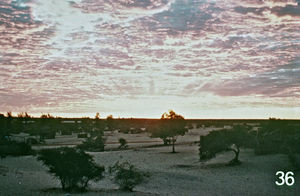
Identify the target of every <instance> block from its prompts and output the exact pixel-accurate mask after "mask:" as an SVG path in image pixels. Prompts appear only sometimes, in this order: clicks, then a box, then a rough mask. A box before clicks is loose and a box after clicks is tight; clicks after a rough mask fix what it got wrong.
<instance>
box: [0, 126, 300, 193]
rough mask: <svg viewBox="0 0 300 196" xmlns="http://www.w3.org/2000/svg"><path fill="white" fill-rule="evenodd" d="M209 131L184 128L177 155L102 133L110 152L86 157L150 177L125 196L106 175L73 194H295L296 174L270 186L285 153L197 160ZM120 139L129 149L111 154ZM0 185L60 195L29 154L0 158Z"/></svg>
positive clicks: (134, 138)
mask: <svg viewBox="0 0 300 196" xmlns="http://www.w3.org/2000/svg"><path fill="white" fill-rule="evenodd" d="M212 130H213V129H212V128H205V129H202V128H200V129H191V130H189V132H188V133H187V134H186V135H185V136H182V137H179V138H178V145H176V151H178V153H169V152H170V151H171V147H170V146H157V147H153V145H157V144H162V142H161V140H160V139H157V138H150V137H149V136H148V135H147V134H146V133H141V134H121V133H116V132H114V133H106V136H107V140H106V142H107V145H106V148H107V149H109V150H108V151H105V152H93V153H89V154H91V155H93V156H94V159H95V161H96V163H98V164H100V165H104V166H105V167H106V168H107V167H108V166H110V165H112V164H113V163H115V162H116V161H122V160H128V161H130V162H132V163H133V164H134V165H136V166H137V167H138V168H140V169H142V170H143V171H147V172H149V173H150V174H151V177H150V179H149V180H148V181H147V182H146V183H143V184H141V185H139V186H137V187H136V188H135V189H134V192H133V193H129V192H121V191H119V190H117V188H118V187H117V186H116V185H115V184H113V183H112V182H111V181H110V180H109V177H106V178H105V179H104V180H102V181H99V182H97V183H91V184H90V185H91V186H90V189H89V191H88V192H87V193H83V194H72V195H299V193H300V184H299V182H300V179H299V176H300V173H299V172H295V182H296V183H295V184H294V185H293V186H292V187H288V186H286V185H284V186H281V187H278V186H276V185H275V181H276V175H275V173H276V171H279V170H282V171H286V170H287V168H290V165H289V162H288V160H287V157H286V156H285V155H280V154H277V155H266V156H255V155H254V153H253V150H250V149H242V151H241V154H240V160H241V161H242V164H241V165H240V166H235V167H228V166H225V163H227V162H228V161H229V160H230V159H231V158H232V157H233V154H231V152H226V153H221V154H219V155H218V156H217V157H216V158H215V159H212V160H210V161H208V162H205V163H201V162H199V156H198V145H197V144H196V143H195V141H198V140H199V136H200V135H202V134H207V133H208V132H209V131H212ZM120 137H123V138H125V139H126V140H127V141H128V144H129V147H130V149H129V150H122V151H118V150H114V151H111V150H110V149H115V147H117V146H118V142H117V141H118V138H120ZM80 140H81V139H77V138H76V137H75V136H74V135H73V136H59V137H57V138H56V139H54V140H47V141H46V142H47V145H46V146H36V147H35V148H37V149H38V148H44V147H55V146H59V145H74V144H77V143H80ZM150 146H151V147H150ZM0 182H1V183H0V195H65V193H63V192H61V191H60V190H59V188H60V183H59V181H58V180H57V179H54V178H53V177H52V176H51V175H50V174H48V173H47V168H46V167H44V166H43V165H42V164H41V163H40V162H38V161H36V159H35V157H33V156H23V157H7V158H5V159H2V160H1V161H0Z"/></svg>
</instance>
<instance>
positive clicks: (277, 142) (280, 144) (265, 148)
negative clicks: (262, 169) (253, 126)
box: [255, 118, 300, 169]
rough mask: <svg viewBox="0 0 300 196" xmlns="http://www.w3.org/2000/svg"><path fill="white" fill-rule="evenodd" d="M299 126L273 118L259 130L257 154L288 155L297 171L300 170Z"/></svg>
mask: <svg viewBox="0 0 300 196" xmlns="http://www.w3.org/2000/svg"><path fill="white" fill-rule="evenodd" d="M299 128H300V127H299V125H297V124H292V123H287V122H285V121H283V120H279V119H273V118H271V119H270V120H269V121H268V122H266V123H264V124H263V125H262V127H261V128H260V129H259V131H258V133H257V138H256V146H255V154H257V155H265V154H275V153H281V154H286V155H287V156H288V158H289V160H290V162H291V163H292V165H293V166H294V168H295V169H299V168H300V163H299V160H298V159H297V156H296V155H295V154H299V153H300V129H299Z"/></svg>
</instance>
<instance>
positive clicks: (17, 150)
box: [0, 140, 33, 157]
mask: <svg viewBox="0 0 300 196" xmlns="http://www.w3.org/2000/svg"><path fill="white" fill-rule="evenodd" d="M32 153H33V150H32V149H31V146H30V145H29V144H26V143H25V142H16V141H3V140H2V141H1V143H0V156H1V157H6V156H24V155H31V154H32Z"/></svg>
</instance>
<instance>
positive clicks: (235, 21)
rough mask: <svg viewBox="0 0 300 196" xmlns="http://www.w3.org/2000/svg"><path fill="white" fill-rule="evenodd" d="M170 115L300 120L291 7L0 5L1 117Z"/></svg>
mask: <svg viewBox="0 0 300 196" xmlns="http://www.w3.org/2000/svg"><path fill="white" fill-rule="evenodd" d="M169 109H174V110H175V112H178V113H179V114H182V115H183V116H185V117H186V118H268V117H278V118H300V1H299V0H265V1H264V0H242V1H241V0H17V1H11V0H1V1H0V112H6V111H12V112H13V114H16V113H18V112H25V111H27V112H29V114H34V115H37V116H39V115H40V114H41V113H48V112H49V113H51V114H54V115H60V116H94V115H95V113H96V112H100V115H101V116H102V117H105V116H107V115H108V114H113V115H114V116H115V117H119V116H120V117H149V118H159V117H160V116H161V114H162V113H163V112H165V111H168V110H169Z"/></svg>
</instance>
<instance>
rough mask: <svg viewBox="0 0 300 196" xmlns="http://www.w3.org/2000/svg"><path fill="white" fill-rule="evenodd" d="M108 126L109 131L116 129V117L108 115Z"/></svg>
mask: <svg viewBox="0 0 300 196" xmlns="http://www.w3.org/2000/svg"><path fill="white" fill-rule="evenodd" d="M106 125H107V128H108V130H109V131H112V130H113V128H114V117H113V115H108V116H107V117H106Z"/></svg>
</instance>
